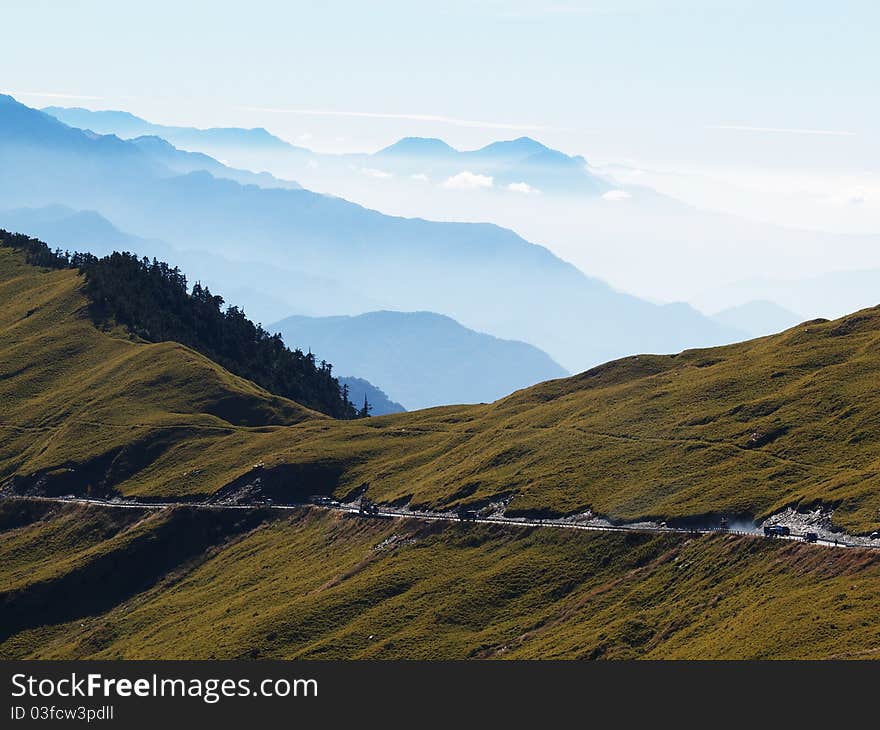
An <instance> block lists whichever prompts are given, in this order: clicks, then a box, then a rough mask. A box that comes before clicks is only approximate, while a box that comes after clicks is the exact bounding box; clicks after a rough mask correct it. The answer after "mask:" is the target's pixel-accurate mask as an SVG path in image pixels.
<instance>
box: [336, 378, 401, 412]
mask: <svg viewBox="0 0 880 730" xmlns="http://www.w3.org/2000/svg"><path fill="white" fill-rule="evenodd" d="M339 385H341V386H348V397H349V399H350V400H351V402H352V403H354V404H355V405H356V406H357V407H360V406H362V405H363V402H364V399H365V398H366V400H367V403H369V405H370V415H371V416H387V415H388V414H389V413H403V412H404V411H406V408H404V407H403V406H402V405H400V403H395V402H394V401H393V400H391V399H390V398H389V397H388V395H387V393H385V391H383V390H381V389H379V388H377V387H376V386H375V385H373V384H372V383H371V382H370V381H369V380H364V379H363V378H355V377H342V378H339Z"/></svg>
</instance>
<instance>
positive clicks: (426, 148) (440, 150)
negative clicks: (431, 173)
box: [373, 137, 458, 159]
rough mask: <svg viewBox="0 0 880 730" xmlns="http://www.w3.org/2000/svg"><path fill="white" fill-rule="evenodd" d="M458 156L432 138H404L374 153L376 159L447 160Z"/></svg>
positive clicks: (442, 142)
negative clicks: (434, 158)
mask: <svg viewBox="0 0 880 730" xmlns="http://www.w3.org/2000/svg"><path fill="white" fill-rule="evenodd" d="M456 155H458V150H456V149H454V148H453V147H450V146H449V145H448V144H447V143H446V142H444V141H443V140H442V139H436V138H433V137H404V138H403V139H401V140H398V141H397V142H395V143H394V144H392V145H389V146H388V147H385V148H383V149H381V150H379V151H378V152H376V153H375V154H374V155H373V157H376V158H386V157H389V158H399V157H403V158H416V159H419V158H427V157H438V158H441V159H449V158H451V157H455V156H456Z"/></svg>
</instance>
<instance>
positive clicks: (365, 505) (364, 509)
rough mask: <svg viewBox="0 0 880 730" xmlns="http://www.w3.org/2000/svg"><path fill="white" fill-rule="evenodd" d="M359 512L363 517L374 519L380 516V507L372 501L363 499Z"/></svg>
mask: <svg viewBox="0 0 880 730" xmlns="http://www.w3.org/2000/svg"><path fill="white" fill-rule="evenodd" d="M358 512H359V513H360V514H362V515H369V516H371V517H373V516H375V515H378V514H379V505H378V504H376V503H375V502H374V501H373V500H371V499H367V498H366V497H361V503H360V507H359V508H358Z"/></svg>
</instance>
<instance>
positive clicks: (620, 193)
mask: <svg viewBox="0 0 880 730" xmlns="http://www.w3.org/2000/svg"><path fill="white" fill-rule="evenodd" d="M631 197H632V195H630V194H629V193H628V192H626V190H609V191H608V192H607V193H602V200H614V201H617V200H628V199H629V198H631Z"/></svg>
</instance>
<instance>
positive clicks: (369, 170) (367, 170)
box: [361, 167, 393, 180]
mask: <svg viewBox="0 0 880 730" xmlns="http://www.w3.org/2000/svg"><path fill="white" fill-rule="evenodd" d="M361 172H362V173H363V174H364V175H366V176H367V177H371V178H373V179H375V180H387V179H388V178H389V177H393V176H392V174H391V173H390V172H385V170H377V169H376V168H374V167H362V168H361Z"/></svg>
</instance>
